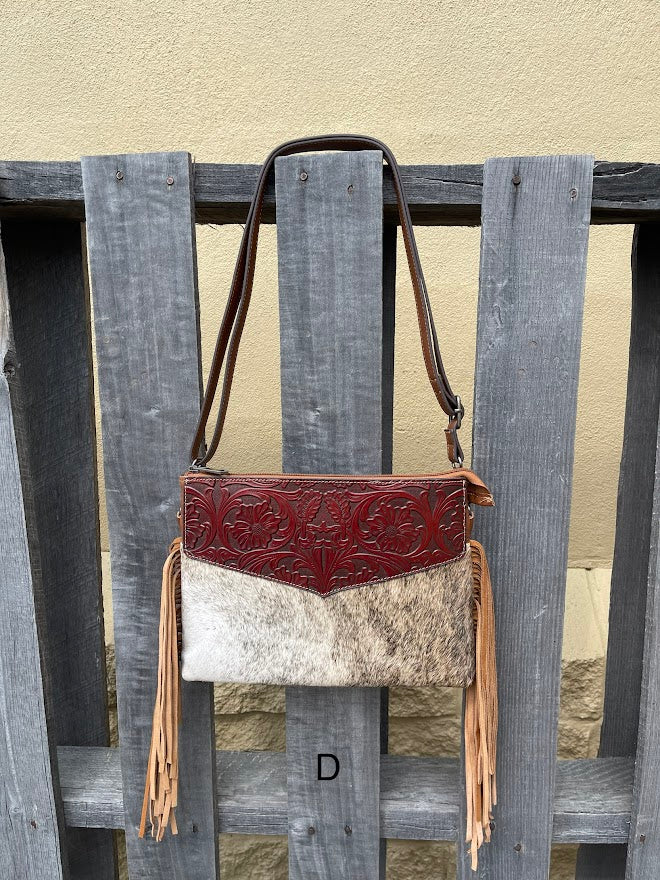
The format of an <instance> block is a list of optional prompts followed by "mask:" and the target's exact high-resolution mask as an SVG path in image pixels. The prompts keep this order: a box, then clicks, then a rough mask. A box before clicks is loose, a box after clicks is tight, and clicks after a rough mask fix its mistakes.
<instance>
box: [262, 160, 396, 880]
mask: <svg viewBox="0 0 660 880" xmlns="http://www.w3.org/2000/svg"><path fill="white" fill-rule="evenodd" d="M303 171H305V172H306V174H307V177H306V179H304V180H301V173H302V172H303ZM275 179H276V190H277V204H278V227H277V228H278V255H279V288H280V337H281V348H282V356H281V373H282V432H283V467H284V471H288V472H291V471H294V472H300V473H374V472H375V473H378V472H380V471H381V470H382V469H383V464H384V462H387V461H391V458H390V456H391V452H390V450H388V449H385V447H384V445H383V420H384V418H385V417H386V416H384V410H383V406H384V397H383V390H382V389H383V372H384V371H383V364H384V358H385V355H384V349H386V348H387V346H390V345H391V344H392V336H391V334H390V333H388V335H387V336H386V335H385V333H384V326H385V325H386V324H387V322H384V321H383V220H382V180H383V173H382V155H381V154H380V153H379V152H376V151H366V152H361V153H350V152H349V153H343V154H339V155H325V156H310V155H304V156H291V157H285V158H281V159H278V160H277V163H276V169H275ZM388 358H389V355H388ZM390 406H391V403H390ZM389 418H390V419H391V411H390V415H389ZM380 721H381V718H380V692H379V691H378V689H366V688H365V689H363V688H344V689H341V688H289V689H288V690H287V768H288V769H287V779H288V803H289V876H290V877H291V878H292V880H296V878H309V877H312V876H313V877H315V878H318V880H323V878H328V880H330V878H332V880H341V878H354V877H370V878H375V877H377V876H379V871H380V868H379V864H380V863H381V862H382V858H380V857H379V848H380V843H379V838H380V834H379V763H380ZM318 753H331V754H334V755H336V756H337V757H338V759H339V762H340V767H341V770H340V773H339V775H338V776H337V778H336V779H335V780H332V781H318V779H317V755H318ZM346 826H350V827H351V829H352V833H350V834H348V833H346V831H345V827H346ZM311 828H313V829H314V831H313V832H311V833H310V829H311Z"/></svg>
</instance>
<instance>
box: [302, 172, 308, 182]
mask: <svg viewBox="0 0 660 880" xmlns="http://www.w3.org/2000/svg"><path fill="white" fill-rule="evenodd" d="M308 177H309V175H308V174H307V172H306V171H301V172H300V179H301V180H302V181H305V180H307V178H308Z"/></svg>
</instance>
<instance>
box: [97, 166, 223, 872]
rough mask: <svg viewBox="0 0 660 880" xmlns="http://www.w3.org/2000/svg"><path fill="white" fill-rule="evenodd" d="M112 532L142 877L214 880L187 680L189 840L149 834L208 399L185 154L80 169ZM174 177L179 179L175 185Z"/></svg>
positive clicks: (184, 792) (183, 768)
mask: <svg viewBox="0 0 660 880" xmlns="http://www.w3.org/2000/svg"><path fill="white" fill-rule="evenodd" d="M82 168H83V182H84V189H85V204H86V213H87V238H88V251H89V265H90V273H91V281H92V298H93V302H94V318H95V329H96V350H97V358H98V376H99V391H100V399H101V414H102V431H103V461H104V469H105V484H106V500H107V508H108V523H109V530H110V553H111V565H112V585H113V608H114V624H115V650H116V658H117V698H118V710H119V736H120V743H121V760H122V771H123V785H124V803H125V805H126V814H127V820H126V844H127V852H128V863H129V871H130V874H131V876H134V877H140V878H148V877H152V878H158V880H162V878H163V877H172V878H175V877H176V878H185V880H197V878H199V880H202V878H203V880H209V878H211V877H215V876H216V861H217V858H216V840H215V837H216V827H215V809H214V803H215V800H214V751H213V718H212V711H211V701H212V688H211V686H210V685H207V684H200V683H195V684H188V683H184V686H183V717H184V719H185V723H184V724H183V725H182V727H181V738H180V808H179V810H178V824H179V835H178V837H171V836H170V835H168V836H167V837H166V839H165V840H164V841H163V842H162V843H160V844H156V843H155V841H153V840H151V839H148V840H142V841H141V840H139V839H138V837H137V829H138V824H139V817H140V810H141V805H142V793H143V788H144V778H145V770H146V760H147V752H148V746H149V739H150V728H151V718H152V711H153V698H154V694H155V689H156V673H157V664H158V613H159V604H160V598H159V597H160V580H161V569H162V564H163V561H164V559H165V556H166V554H167V548H168V545H169V542H170V540H171V539H172V538H173V537H174V536H175V535H176V534H177V521H176V511H177V509H178V506H179V475H180V474H181V473H182V471H183V470H185V468H186V467H187V465H188V445H189V443H190V438H191V435H192V432H193V429H194V426H195V422H196V418H197V415H198V412H199V405H200V388H201V380H200V364H199V327H198V297H197V279H196V258H195V234H194V222H193V216H192V186H191V176H190V158H189V156H188V154H186V153H163V154H144V155H133V156H95V157H91V158H85V159H83V161H82ZM168 179H170V180H171V181H172V182H171V183H168Z"/></svg>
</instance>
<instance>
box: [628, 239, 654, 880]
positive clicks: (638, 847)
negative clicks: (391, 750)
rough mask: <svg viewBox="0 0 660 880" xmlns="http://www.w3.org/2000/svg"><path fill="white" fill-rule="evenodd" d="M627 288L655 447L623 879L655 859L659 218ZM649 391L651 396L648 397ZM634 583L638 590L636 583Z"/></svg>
mask: <svg viewBox="0 0 660 880" xmlns="http://www.w3.org/2000/svg"><path fill="white" fill-rule="evenodd" d="M633 290H634V297H635V299H636V300H639V301H641V302H643V303H644V304H645V310H647V311H648V312H649V313H648V324H647V325H646V327H645V333H644V337H643V339H644V343H643V345H644V348H645V349H646V350H647V352H648V360H649V363H648V364H647V371H646V372H645V373H644V374H643V376H641V377H640V379H641V384H642V387H643V388H644V389H645V390H646V397H647V399H646V400H644V401H642V403H643V404H644V408H643V409H642V410H641V411H639V412H638V413H636V416H637V420H641V421H644V422H647V423H648V427H647V429H646V432H647V433H649V434H651V433H652V431H653V428H654V427H655V442H653V438H652V437H651V436H649V437H647V441H648V446H647V448H646V449H645V450H644V453H643V461H645V462H648V461H649V459H650V458H651V455H652V450H653V447H655V469H654V470H655V473H654V475H651V474H650V473H647V474H645V475H644V477H643V478H645V479H646V480H647V481H648V483H649V486H648V487H645V489H644V495H643V497H644V499H647V498H648V495H649V491H652V493H653V500H652V503H651V516H650V517H649V520H648V522H647V523H643V524H640V525H641V532H642V535H643V536H644V538H648V542H649V543H648V549H647V548H646V547H644V548H643V549H642V548H640V551H641V552H640V555H641V557H642V560H646V561H647V563H646V564H647V589H646V590H645V591H644V592H646V594H647V610H646V620H645V627H644V630H645V641H644V655H643V667H642V681H641V702H640V711H639V733H638V742H637V761H636V764H635V783H634V787H633V805H632V815H631V822H630V840H629V842H628V862H627V867H626V880H655V878H656V877H657V876H658V866H659V865H660V730H659V729H658V712H659V711H660V641H659V640H660V418H659V404H660V369H659V367H660V357H659V356H658V355H659V353H660V224H657V223H655V224H648V225H643V226H640V227H638V228H637V230H636V233H635V242H634V246H633ZM654 355H655V357H654ZM651 395H655V397H654V398H653V399H648V398H649V396H651ZM648 447H651V448H650V449H649V448H648ZM640 488H641V487H640ZM647 509H648V508H647ZM634 587H637V588H638V589H637V590H636V592H641V589H639V588H640V587H641V584H635V585H634Z"/></svg>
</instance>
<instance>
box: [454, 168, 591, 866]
mask: <svg viewBox="0 0 660 880" xmlns="http://www.w3.org/2000/svg"><path fill="white" fill-rule="evenodd" d="M514 178H515V180H516V181H518V178H519V179H520V181H519V183H518V185H516V184H515V183H514V182H513V181H514ZM592 179H593V159H592V158H591V157H590V156H556V157H540V158H523V159H491V160H489V161H487V162H486V164H485V170H484V197H483V206H482V233H481V269H480V285H479V306H478V323H477V355H476V377H475V402H474V439H473V467H474V469H475V471H476V472H477V473H478V474H479V475H480V476H481V477H482V478H483V479H484V480H485V481H486V483H487V484H489V485H490V486H491V488H492V490H493V493H494V495H495V501H496V505H497V506H496V508H495V509H494V510H492V511H485V512H483V513H482V514H481V515H480V516H479V517H478V520H477V523H476V531H475V536H476V537H477V538H479V539H480V540H482V541H483V543H484V545H485V547H486V550H487V553H488V556H489V560H490V565H491V571H492V575H493V584H494V591H495V600H496V615H497V661H498V667H499V675H500V737H499V752H498V754H499V761H498V796H499V802H500V803H499V806H498V808H497V814H496V833H495V839H494V842H493V843H492V844H491V845H490V846H485V847H483V848H482V850H481V853H480V869H479V870H480V872H481V876H483V877H497V878H498V880H510V878H511V880H512V878H514V877H515V878H518V877H525V880H547V876H548V870H549V862H550V843H551V836H552V812H553V808H552V802H553V792H554V785H555V766H556V752H557V732H556V727H557V713H558V706H559V675H560V660H561V640H562V623H563V611H564V590H565V579H566V563H567V546H568V521H569V512H570V498H571V478H572V466H573V441H574V436H575V415H576V404H577V384H578V367H579V358H580V339H581V328H582V308H583V298H584V283H585V273H586V256H587V242H588V234H589V206H590V204H591V184H592ZM532 805H533V806H532ZM460 853H461V857H460V859H459V862H460V864H459V876H462V877H464V878H468V877H472V876H474V875H473V874H472V872H471V871H470V866H469V859H468V858H467V856H466V854H465V852H464V848H463V847H461V848H460Z"/></svg>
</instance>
